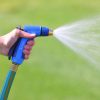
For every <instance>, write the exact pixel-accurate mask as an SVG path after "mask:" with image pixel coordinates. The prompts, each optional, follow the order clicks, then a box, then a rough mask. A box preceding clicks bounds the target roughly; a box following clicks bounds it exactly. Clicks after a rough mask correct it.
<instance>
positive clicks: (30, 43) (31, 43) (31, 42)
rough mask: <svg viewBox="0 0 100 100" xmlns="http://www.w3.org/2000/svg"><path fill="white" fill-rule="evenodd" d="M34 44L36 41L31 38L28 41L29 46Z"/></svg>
mask: <svg viewBox="0 0 100 100" xmlns="http://www.w3.org/2000/svg"><path fill="white" fill-rule="evenodd" d="M34 44H35V42H34V41H32V40H30V41H28V42H27V45H29V46H33V45H34Z"/></svg>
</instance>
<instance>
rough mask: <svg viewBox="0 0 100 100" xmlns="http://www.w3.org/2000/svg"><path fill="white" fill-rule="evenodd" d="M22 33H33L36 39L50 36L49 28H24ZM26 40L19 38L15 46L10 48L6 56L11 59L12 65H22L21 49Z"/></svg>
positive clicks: (22, 55)
mask: <svg viewBox="0 0 100 100" xmlns="http://www.w3.org/2000/svg"><path fill="white" fill-rule="evenodd" d="M23 31H25V32H28V33H30V34H32V33H34V34H36V37H39V36H49V35H51V31H50V30H49V28H48V27H42V26H24V28H23ZM49 33H50V34H49ZM28 40H29V39H28V38H19V39H18V41H17V42H16V43H15V45H14V46H12V48H11V49H10V51H9V54H8V55H10V56H9V57H11V58H12V63H14V64H18V65H20V64H22V62H23V61H24V54H23V49H24V46H25V45H26V43H27V41H28Z"/></svg>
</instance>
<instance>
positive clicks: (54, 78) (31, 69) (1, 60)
mask: <svg viewBox="0 0 100 100" xmlns="http://www.w3.org/2000/svg"><path fill="white" fill-rule="evenodd" d="M99 12H100V0H28V1H27V0H5V1H4V0H0V35H3V34H6V33H7V32H9V31H11V30H12V29H13V28H15V27H16V26H17V25H22V26H23V25H25V24H32V25H43V26H49V27H51V28H53V29H55V28H56V27H58V26H61V25H63V24H67V23H70V22H74V21H77V20H80V19H83V18H87V17H90V16H93V15H98V14H99ZM10 65H11V61H8V59H7V57H3V56H1V55H0V89H1V88H2V86H3V83H4V79H5V77H6V74H7V72H8V70H9V67H10ZM9 100H100V70H98V69H96V68H95V66H94V65H91V64H90V63H88V62H87V61H86V60H85V59H83V58H82V57H80V56H79V55H77V54H75V53H74V52H73V51H72V50H70V49H69V48H66V47H65V46H64V45H62V44H61V43H60V42H59V41H58V40H56V39H55V38H54V37H47V38H37V39H36V45H35V46H34V47H33V50H32V54H31V56H30V59H29V60H28V61H25V62H24V64H22V65H21V66H20V68H19V70H18V72H17V75H16V78H15V80H14V84H13V86H12V88H11V92H10V95H9Z"/></svg>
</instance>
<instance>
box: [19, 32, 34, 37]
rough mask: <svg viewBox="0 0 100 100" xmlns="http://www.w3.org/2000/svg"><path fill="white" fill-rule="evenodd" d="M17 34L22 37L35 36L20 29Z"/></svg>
mask: <svg viewBox="0 0 100 100" xmlns="http://www.w3.org/2000/svg"><path fill="white" fill-rule="evenodd" d="M18 36H19V37H24V38H35V37H36V34H29V33H27V32H24V31H22V30H19V32H18Z"/></svg>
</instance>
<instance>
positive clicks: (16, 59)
mask: <svg viewBox="0 0 100 100" xmlns="http://www.w3.org/2000/svg"><path fill="white" fill-rule="evenodd" d="M17 28H18V29H20V30H23V31H25V32H28V33H30V34H32V33H35V34H36V37H40V36H50V35H53V31H52V30H51V29H49V28H48V27H42V26H24V28H23V29H21V27H17ZM28 40H29V39H28V38H19V39H18V40H17V42H16V43H15V44H14V45H13V46H12V47H11V49H10V51H9V54H8V55H9V59H10V58H11V61H12V66H11V68H10V70H9V72H8V74H7V77H6V81H5V83H4V86H3V88H2V91H1V95H0V100H7V98H8V95H9V92H10V89H11V86H12V83H13V80H14V78H15V75H16V72H17V70H18V66H19V65H21V64H22V63H23V61H24V54H23V50H24V46H25V45H26V43H27V41H28Z"/></svg>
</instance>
